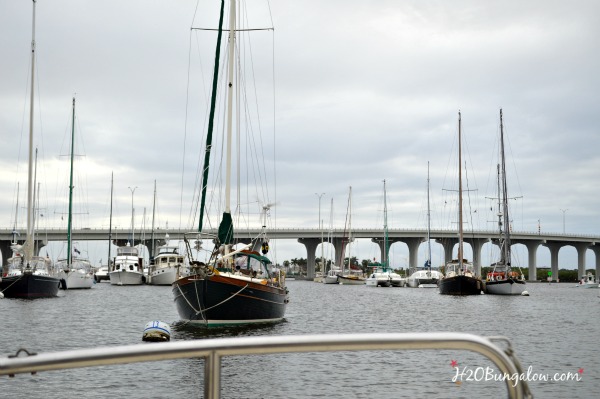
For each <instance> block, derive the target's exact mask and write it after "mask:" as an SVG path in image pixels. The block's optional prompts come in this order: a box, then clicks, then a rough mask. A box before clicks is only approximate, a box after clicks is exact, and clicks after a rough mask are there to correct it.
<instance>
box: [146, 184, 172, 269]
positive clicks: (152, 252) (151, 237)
mask: <svg viewBox="0 0 600 399" xmlns="http://www.w3.org/2000/svg"><path fill="white" fill-rule="evenodd" d="M155 215H156V180H154V201H153V203H152V233H151V235H150V259H152V258H153V257H154V216H155ZM167 244H168V243H167Z"/></svg>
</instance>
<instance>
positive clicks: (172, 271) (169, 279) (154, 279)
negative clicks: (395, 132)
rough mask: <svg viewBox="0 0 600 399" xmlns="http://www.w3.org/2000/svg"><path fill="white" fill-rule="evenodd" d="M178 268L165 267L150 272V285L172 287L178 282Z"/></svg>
mask: <svg viewBox="0 0 600 399" xmlns="http://www.w3.org/2000/svg"><path fill="white" fill-rule="evenodd" d="M177 278H178V277H177V267H163V268H160V269H157V270H153V271H152V272H150V274H149V276H148V284H151V285H171V284H173V283H174V282H175V280H177Z"/></svg>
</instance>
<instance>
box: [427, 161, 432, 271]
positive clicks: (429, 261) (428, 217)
mask: <svg viewBox="0 0 600 399" xmlns="http://www.w3.org/2000/svg"><path fill="white" fill-rule="evenodd" d="M427 262H428V264H429V271H431V208H430V206H429V161H427Z"/></svg>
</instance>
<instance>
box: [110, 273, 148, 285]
mask: <svg viewBox="0 0 600 399" xmlns="http://www.w3.org/2000/svg"><path fill="white" fill-rule="evenodd" d="M108 276H109V278H110V283H111V284H112V285H141V284H142V283H143V282H144V281H143V278H142V277H143V275H142V273H141V272H137V271H127V270H117V271H113V272H110V273H108Z"/></svg>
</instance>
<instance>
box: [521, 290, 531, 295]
mask: <svg viewBox="0 0 600 399" xmlns="http://www.w3.org/2000/svg"><path fill="white" fill-rule="evenodd" d="M521 296H529V292H527V291H523V292H521Z"/></svg>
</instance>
